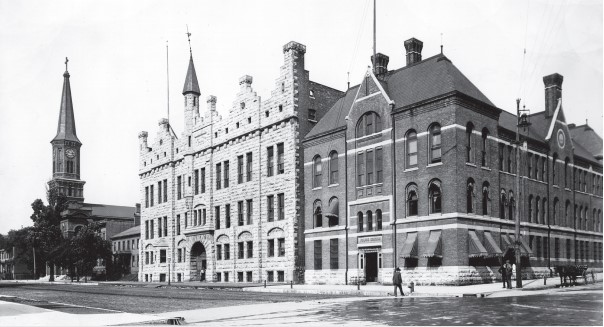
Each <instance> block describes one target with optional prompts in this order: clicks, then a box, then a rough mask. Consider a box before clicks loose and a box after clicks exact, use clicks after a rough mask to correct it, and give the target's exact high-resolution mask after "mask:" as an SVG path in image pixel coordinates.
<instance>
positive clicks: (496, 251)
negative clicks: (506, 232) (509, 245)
mask: <svg viewBox="0 0 604 327" xmlns="http://www.w3.org/2000/svg"><path fill="white" fill-rule="evenodd" d="M484 239H485V243H484V246H485V248H486V249H487V252H488V253H489V256H492V257H500V256H501V255H503V251H501V249H500V248H499V245H498V244H497V242H495V239H494V238H493V235H492V234H491V232H488V231H486V232H484Z"/></svg>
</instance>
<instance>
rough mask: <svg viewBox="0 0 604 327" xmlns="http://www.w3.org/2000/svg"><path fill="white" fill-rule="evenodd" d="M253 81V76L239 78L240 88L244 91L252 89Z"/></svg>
mask: <svg viewBox="0 0 604 327" xmlns="http://www.w3.org/2000/svg"><path fill="white" fill-rule="evenodd" d="M253 81H254V78H252V76H250V75H243V76H242V77H241V78H239V87H241V88H242V89H244V88H245V89H249V88H251V86H252V82H253Z"/></svg>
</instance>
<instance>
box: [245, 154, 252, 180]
mask: <svg viewBox="0 0 604 327" xmlns="http://www.w3.org/2000/svg"><path fill="white" fill-rule="evenodd" d="M246 159H247V167H246V168H247V181H248V182H249V181H251V180H252V153H251V152H248V153H247V154H246Z"/></svg>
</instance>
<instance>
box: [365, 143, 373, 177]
mask: <svg viewBox="0 0 604 327" xmlns="http://www.w3.org/2000/svg"><path fill="white" fill-rule="evenodd" d="M366 153H367V155H366V157H367V170H366V173H367V185H371V184H373V172H374V167H373V150H368V151H367V152H366Z"/></svg>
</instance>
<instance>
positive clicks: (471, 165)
mask: <svg viewBox="0 0 604 327" xmlns="http://www.w3.org/2000/svg"><path fill="white" fill-rule="evenodd" d="M466 166H470V167H474V168H476V165H475V164H473V163H471V162H466Z"/></svg>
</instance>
